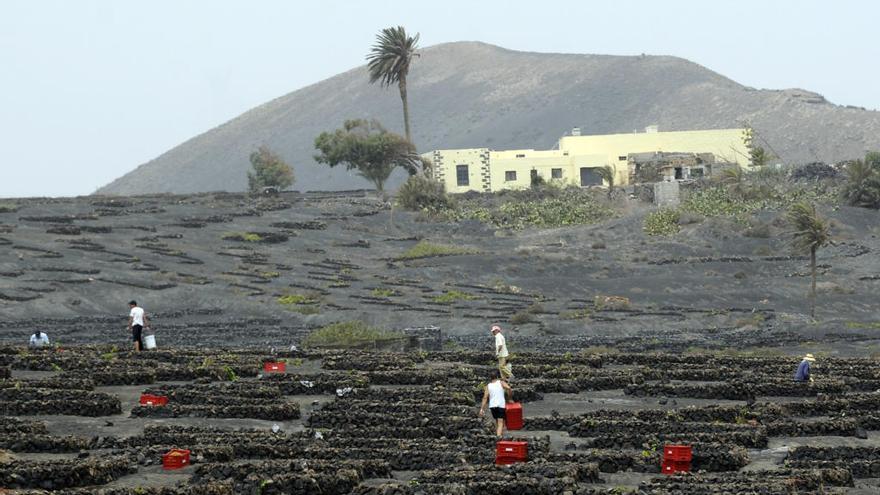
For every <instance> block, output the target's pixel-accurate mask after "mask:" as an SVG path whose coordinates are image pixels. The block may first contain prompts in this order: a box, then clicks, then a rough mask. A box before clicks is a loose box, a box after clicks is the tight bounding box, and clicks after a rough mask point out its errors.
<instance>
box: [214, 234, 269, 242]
mask: <svg viewBox="0 0 880 495" xmlns="http://www.w3.org/2000/svg"><path fill="white" fill-rule="evenodd" d="M223 239H224V240H227V241H245V242H260V241H262V240H263V238H262V237H260V234H257V233H254V232H226V233H225V234H223Z"/></svg>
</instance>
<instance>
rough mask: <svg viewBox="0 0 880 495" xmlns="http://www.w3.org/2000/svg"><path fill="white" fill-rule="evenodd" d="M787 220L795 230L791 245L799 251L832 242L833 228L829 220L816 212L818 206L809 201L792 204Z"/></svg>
mask: <svg viewBox="0 0 880 495" xmlns="http://www.w3.org/2000/svg"><path fill="white" fill-rule="evenodd" d="M786 220H787V221H788V223H789V225H791V226H792V228H793V230H792V231H791V232H790V233H789V235H790V236H791V245H792V247H793V248H794V249H796V250H798V251H811V250H815V249H819V248H821V247H822V246H825V245H826V244H829V243H830V242H831V228H830V226H829V224H828V221H827V220H826V219H824V218H822V217H821V216H819V214H818V213H817V212H816V207H815V206H813V205H812V204H810V203H807V202H800V203H795V204H793V205H791V207H790V208H789V210H788V213H787V214H786Z"/></svg>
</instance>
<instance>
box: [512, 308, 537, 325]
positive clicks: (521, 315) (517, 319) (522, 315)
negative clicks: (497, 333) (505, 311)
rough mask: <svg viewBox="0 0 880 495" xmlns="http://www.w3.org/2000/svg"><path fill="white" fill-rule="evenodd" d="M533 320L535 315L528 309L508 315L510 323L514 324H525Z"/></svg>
mask: <svg viewBox="0 0 880 495" xmlns="http://www.w3.org/2000/svg"><path fill="white" fill-rule="evenodd" d="M533 321H535V316H534V315H533V314H532V313H529V312H528V311H520V312H518V313H516V314H514V315H513V316H511V317H510V323H512V324H514V325H525V324H526V323H532V322H533Z"/></svg>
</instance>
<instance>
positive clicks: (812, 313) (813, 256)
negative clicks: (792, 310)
mask: <svg viewBox="0 0 880 495" xmlns="http://www.w3.org/2000/svg"><path fill="white" fill-rule="evenodd" d="M810 274H811V276H812V279H813V280H812V285H811V287H810V317H811V318H815V317H816V248H815V247H811V248H810Z"/></svg>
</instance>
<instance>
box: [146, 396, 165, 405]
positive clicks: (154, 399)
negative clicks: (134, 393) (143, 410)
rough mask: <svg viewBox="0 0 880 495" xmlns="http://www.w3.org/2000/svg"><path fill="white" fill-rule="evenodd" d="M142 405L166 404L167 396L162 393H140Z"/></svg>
mask: <svg viewBox="0 0 880 495" xmlns="http://www.w3.org/2000/svg"><path fill="white" fill-rule="evenodd" d="M140 404H141V405H142V406H164V405H166V404H168V397H165V396H164V395H152V394H141V400H140Z"/></svg>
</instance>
